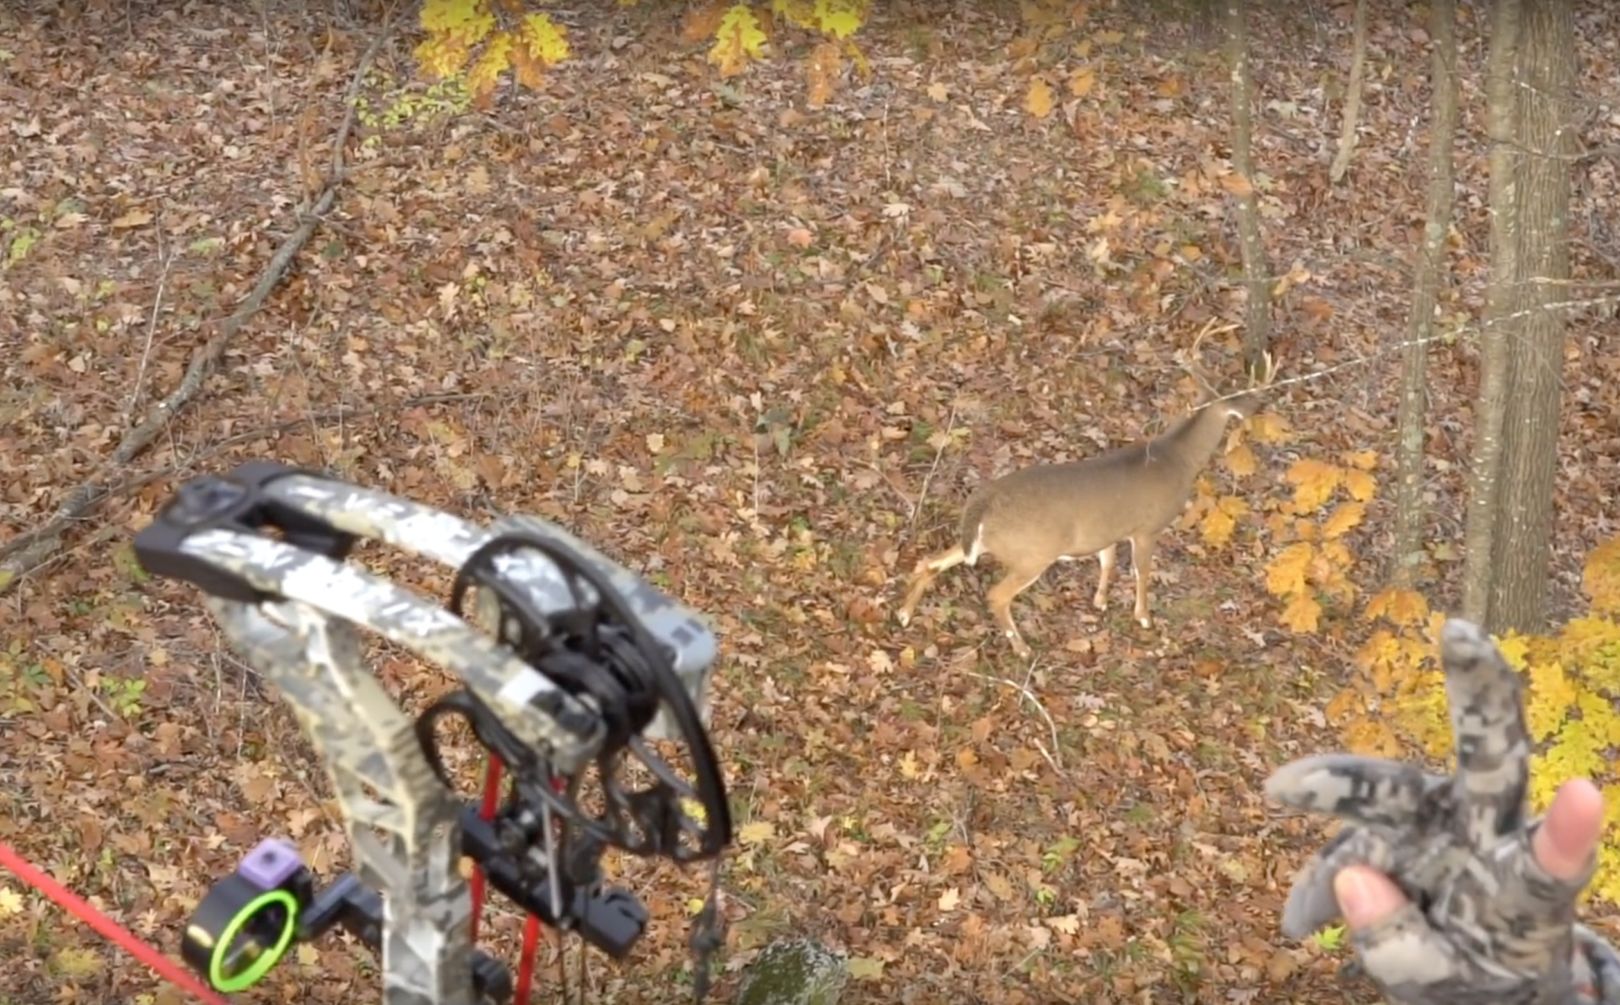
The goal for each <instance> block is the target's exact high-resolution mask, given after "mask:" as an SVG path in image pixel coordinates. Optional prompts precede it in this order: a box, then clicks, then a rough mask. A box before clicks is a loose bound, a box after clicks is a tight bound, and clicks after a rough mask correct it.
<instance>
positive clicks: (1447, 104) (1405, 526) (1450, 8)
mask: <svg viewBox="0 0 1620 1005" xmlns="http://www.w3.org/2000/svg"><path fill="white" fill-rule="evenodd" d="M1455 21H1456V7H1455V5H1454V3H1453V0H1431V2H1430V4H1429V35H1430V37H1431V38H1432V39H1433V40H1434V41H1433V44H1434V52H1433V62H1432V67H1431V69H1430V71H1429V72H1430V92H1431V98H1430V102H1431V104H1432V106H1433V118H1432V121H1431V122H1430V125H1429V166H1428V175H1429V192H1428V205H1427V207H1426V216H1427V219H1426V221H1425V223H1424V227H1423V244H1422V245H1421V246H1420V247H1419V248H1418V253H1417V260H1416V261H1415V262H1414V263H1413V269H1412V274H1413V281H1412V313H1411V316H1410V317H1409V318H1408V319H1407V325H1406V346H1405V348H1404V350H1403V357H1402V359H1403V362H1402V366H1401V407H1400V419H1399V423H1398V425H1397V429H1399V431H1400V442H1399V446H1398V449H1397V451H1396V458H1395V466H1396V477H1395V567H1394V570H1393V574H1392V577H1391V578H1392V579H1393V580H1394V581H1395V583H1396V584H1397V585H1400V586H1405V587H1411V586H1413V585H1415V582H1416V579H1417V572H1418V569H1419V567H1420V566H1421V565H1422V563H1423V542H1424V533H1423V514H1424V506H1423V429H1424V423H1425V422H1426V421H1427V412H1428V400H1427V394H1428V386H1427V385H1428V361H1429V341H1430V339H1432V338H1433V336H1434V306H1435V303H1436V301H1437V300H1438V299H1439V294H1440V288H1441V285H1442V284H1443V282H1444V281H1445V276H1446V259H1445V255H1446V233H1447V231H1448V230H1449V229H1450V228H1451V205H1452V187H1453V183H1454V178H1455V169H1454V167H1453V164H1452V147H1453V138H1454V136H1455V135H1456V132H1457V36H1456V31H1455Z"/></svg>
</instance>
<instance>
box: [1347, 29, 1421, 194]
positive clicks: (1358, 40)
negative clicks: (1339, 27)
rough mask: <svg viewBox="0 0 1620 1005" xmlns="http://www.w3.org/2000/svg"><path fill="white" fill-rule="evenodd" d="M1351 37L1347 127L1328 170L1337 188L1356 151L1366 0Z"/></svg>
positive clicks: (1364, 53)
mask: <svg viewBox="0 0 1620 1005" xmlns="http://www.w3.org/2000/svg"><path fill="white" fill-rule="evenodd" d="M1431 9H1432V8H1431ZM1350 35H1351V39H1350V81H1349V83H1347V84H1346V85H1345V88H1344V124H1343V125H1342V126H1341V127H1340V130H1339V152H1338V153H1336V154H1334V155H1333V164H1332V166H1331V167H1329V168H1328V180H1330V181H1332V182H1333V183H1334V184H1335V185H1337V184H1338V183H1339V181H1340V180H1341V179H1343V178H1344V173H1345V172H1346V171H1348V170H1350V157H1351V155H1352V154H1354V153H1355V150H1356V121H1357V120H1358V119H1359V118H1360V117H1361V88H1362V86H1363V85H1362V78H1363V76H1364V75H1365V74H1366V70H1367V0H1356V13H1355V15H1354V18H1353V20H1352V24H1351V28H1350Z"/></svg>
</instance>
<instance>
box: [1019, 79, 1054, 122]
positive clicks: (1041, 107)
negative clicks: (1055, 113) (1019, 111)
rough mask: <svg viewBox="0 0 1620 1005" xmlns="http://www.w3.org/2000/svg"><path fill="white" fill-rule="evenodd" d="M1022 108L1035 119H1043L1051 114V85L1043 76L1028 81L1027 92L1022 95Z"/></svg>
mask: <svg viewBox="0 0 1620 1005" xmlns="http://www.w3.org/2000/svg"><path fill="white" fill-rule="evenodd" d="M1024 110H1025V111H1027V112H1029V114H1031V115H1033V116H1035V117H1036V118H1037V119H1044V118H1046V117H1047V116H1048V115H1051V114H1052V85H1051V84H1048V83H1047V82H1046V78H1044V77H1036V78H1034V79H1032V80H1031V81H1030V82H1029V93H1027V94H1025V95H1024Z"/></svg>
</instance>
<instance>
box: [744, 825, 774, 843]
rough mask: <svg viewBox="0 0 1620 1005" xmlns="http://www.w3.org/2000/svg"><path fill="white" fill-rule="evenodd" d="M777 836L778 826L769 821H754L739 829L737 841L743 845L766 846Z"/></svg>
mask: <svg viewBox="0 0 1620 1005" xmlns="http://www.w3.org/2000/svg"><path fill="white" fill-rule="evenodd" d="M775 836H776V825H775V824H773V823H771V822H770V821H769V820H754V821H751V822H749V823H746V824H743V825H742V826H741V827H739V828H737V840H738V841H739V842H740V843H742V844H747V845H754V844H764V843H765V842H767V841H769V840H770V839H771V838H773V837H775Z"/></svg>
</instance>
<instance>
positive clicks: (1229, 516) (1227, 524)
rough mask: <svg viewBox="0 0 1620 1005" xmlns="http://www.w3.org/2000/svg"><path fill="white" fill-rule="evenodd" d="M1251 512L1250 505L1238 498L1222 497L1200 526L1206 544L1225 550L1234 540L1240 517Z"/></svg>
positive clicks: (1211, 508) (1210, 509)
mask: <svg viewBox="0 0 1620 1005" xmlns="http://www.w3.org/2000/svg"><path fill="white" fill-rule="evenodd" d="M1248 512H1249V504H1248V503H1246V502H1244V501H1243V500H1242V499H1240V498H1238V497H1237V496H1222V497H1221V498H1219V499H1217V500H1216V501H1215V504H1214V505H1213V506H1211V507H1210V508H1209V512H1208V513H1206V514H1205V515H1204V519H1203V521H1202V523H1201V525H1200V528H1199V529H1200V532H1201V533H1202V534H1203V538H1204V542H1205V543H1206V544H1208V545H1210V546H1211V547H1215V548H1223V547H1225V546H1226V544H1227V542H1229V541H1231V540H1232V531H1233V530H1235V529H1236V528H1237V521H1238V519H1239V518H1240V517H1243V516H1245V515H1246V514H1247V513H1248Z"/></svg>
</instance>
